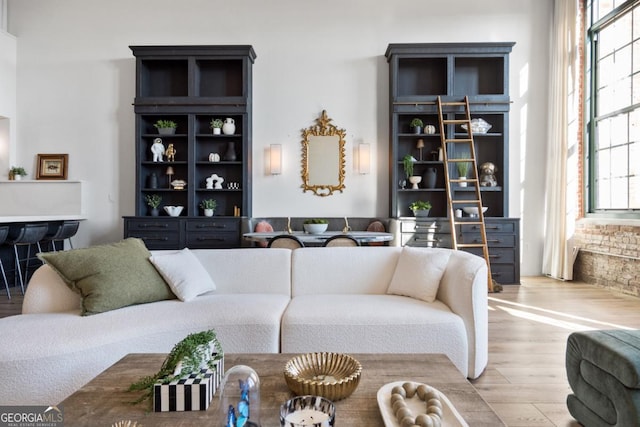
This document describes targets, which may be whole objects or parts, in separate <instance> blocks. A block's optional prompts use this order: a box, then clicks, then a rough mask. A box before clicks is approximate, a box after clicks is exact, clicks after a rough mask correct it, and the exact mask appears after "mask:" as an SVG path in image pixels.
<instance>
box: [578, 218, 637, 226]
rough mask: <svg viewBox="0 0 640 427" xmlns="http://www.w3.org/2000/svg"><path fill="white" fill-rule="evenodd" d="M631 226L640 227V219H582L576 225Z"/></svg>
mask: <svg viewBox="0 0 640 427" xmlns="http://www.w3.org/2000/svg"><path fill="white" fill-rule="evenodd" d="M580 224H585V225H629V226H632V227H640V219H622V218H580V219H579V220H577V221H576V225H580Z"/></svg>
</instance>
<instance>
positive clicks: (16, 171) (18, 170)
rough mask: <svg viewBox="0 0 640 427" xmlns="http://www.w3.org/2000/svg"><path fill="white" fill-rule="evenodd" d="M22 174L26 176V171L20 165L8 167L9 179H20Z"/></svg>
mask: <svg viewBox="0 0 640 427" xmlns="http://www.w3.org/2000/svg"><path fill="white" fill-rule="evenodd" d="M23 176H27V171H26V170H24V168H23V167H22V166H13V167H12V168H11V169H9V179H10V180H13V179H15V180H20V179H22V177H23Z"/></svg>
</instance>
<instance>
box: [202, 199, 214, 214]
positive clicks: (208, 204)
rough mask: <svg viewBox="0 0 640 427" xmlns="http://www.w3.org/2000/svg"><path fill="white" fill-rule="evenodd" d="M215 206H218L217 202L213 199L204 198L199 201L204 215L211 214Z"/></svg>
mask: <svg viewBox="0 0 640 427" xmlns="http://www.w3.org/2000/svg"><path fill="white" fill-rule="evenodd" d="M216 206H218V202H216V201H215V200H214V199H204V200H203V201H201V202H200V208H202V209H203V210H204V216H213V213H214V212H215V210H216Z"/></svg>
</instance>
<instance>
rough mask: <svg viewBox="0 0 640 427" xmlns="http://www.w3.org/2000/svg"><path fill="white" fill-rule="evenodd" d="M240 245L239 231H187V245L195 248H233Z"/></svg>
mask: <svg viewBox="0 0 640 427" xmlns="http://www.w3.org/2000/svg"><path fill="white" fill-rule="evenodd" d="M239 245H240V237H239V235H238V234H237V233H215V232H202V233H198V232H189V233H187V247H188V248H193V249H206V248H233V247H238V246H239Z"/></svg>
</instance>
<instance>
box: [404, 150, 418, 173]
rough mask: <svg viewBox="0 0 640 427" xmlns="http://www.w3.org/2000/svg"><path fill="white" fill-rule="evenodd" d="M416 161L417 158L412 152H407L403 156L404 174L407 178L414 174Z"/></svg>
mask: <svg viewBox="0 0 640 427" xmlns="http://www.w3.org/2000/svg"><path fill="white" fill-rule="evenodd" d="M415 162H416V159H415V158H414V157H413V156H412V155H411V154H407V155H406V156H404V157H403V158H402V166H403V167H404V174H405V176H406V177H407V179H409V178H410V177H412V176H413V164H414V163H415Z"/></svg>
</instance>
